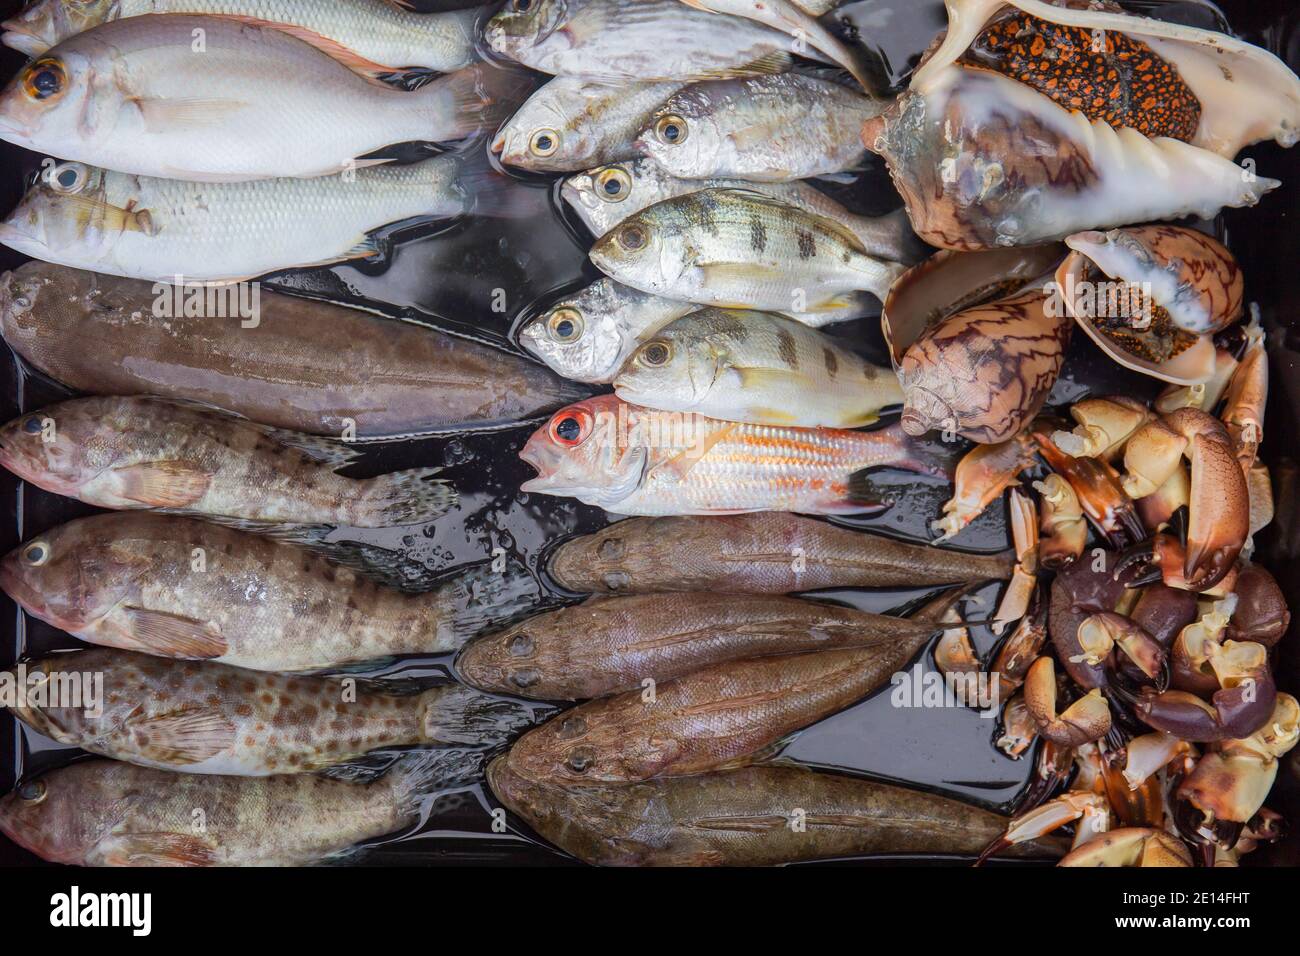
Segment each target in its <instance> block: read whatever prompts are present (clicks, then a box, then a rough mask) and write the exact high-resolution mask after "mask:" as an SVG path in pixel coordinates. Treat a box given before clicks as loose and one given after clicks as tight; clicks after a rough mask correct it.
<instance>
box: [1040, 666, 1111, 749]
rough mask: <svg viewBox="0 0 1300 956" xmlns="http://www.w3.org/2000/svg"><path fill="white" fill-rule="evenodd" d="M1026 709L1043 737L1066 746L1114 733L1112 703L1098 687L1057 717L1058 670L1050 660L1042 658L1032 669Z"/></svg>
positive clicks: (1087, 741) (1073, 745)
mask: <svg viewBox="0 0 1300 956" xmlns="http://www.w3.org/2000/svg"><path fill="white" fill-rule="evenodd" d="M1025 706H1026V707H1027V708H1029V714H1030V716H1031V717H1033V718H1034V724H1035V726H1037V727H1038V732H1039V734H1041V735H1042V736H1043V737H1044V738H1046V739H1047V740H1050V741H1052V742H1053V743H1056V744H1060V745H1061V746H1063V747H1078V746H1079V745H1081V744H1087V743H1092V742H1093V741H1094V740H1100V739H1101V738H1102V737H1104V736H1106V733H1107V731H1109V730H1110V704H1109V703H1107V701H1106V698H1105V697H1103V696H1102V695H1101V691H1100V690H1098V689H1097V688H1095V687H1094V688H1093V689H1092V690H1090V691H1088V693H1086V694H1084V695H1083V696H1082V697H1080V698H1079V699H1078V700H1076V701H1075V702H1074V703H1073V704H1071V705H1070V706H1069V707H1067V708H1066V709H1065V711H1064V712H1063V713H1061V714H1057V712H1056V667H1055V665H1054V664H1053V663H1052V659H1051V658H1050V657H1040V658H1039V659H1038V660H1036V661H1034V664H1033V666H1032V667H1030V668H1029V674H1028V676H1027V677H1026V678H1025Z"/></svg>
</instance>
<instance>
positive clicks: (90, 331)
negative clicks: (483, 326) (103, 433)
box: [0, 261, 587, 440]
mask: <svg viewBox="0 0 1300 956" xmlns="http://www.w3.org/2000/svg"><path fill="white" fill-rule="evenodd" d="M253 292H256V293H257V296H256V298H253V297H252V295H251V294H252V293H253ZM244 293H249V295H248V296H247V297H245V295H244ZM0 334H3V336H4V339H5V342H6V343H7V344H8V345H9V346H10V348H12V349H13V350H14V351H15V352H16V353H18V355H19V356H21V357H22V358H23V360H24V361H25V362H27V363H29V364H30V365H31V366H32V367H34V368H36V369H37V370H38V371H40V372H42V373H44V374H45V375H48V376H49V377H50V378H52V379H54V380H56V381H58V382H61V383H62V384H64V385H66V386H67V387H68V388H71V389H73V390H75V391H78V392H85V393H89V394H93V395H114V396H117V395H144V394H153V395H159V396H162V397H166V398H173V399H181V400H187V401H195V402H202V403H204V404H207V405H215V406H217V407H219V408H224V409H227V410H228V411H231V412H234V413H236V414H239V415H243V416H244V417H245V418H249V419H251V420H252V421H255V422H258V423H260V424H262V425H270V426H272V427H275V428H283V429H289V430H291V431H295V432H303V433H307V434H311V435H329V436H333V437H340V436H347V435H349V433H353V434H354V436H355V438H357V439H359V440H368V439H378V438H399V437H404V436H410V435H423V434H430V433H434V432H442V431H447V430H449V429H453V428H454V429H462V428H466V427H469V428H482V427H498V426H499V425H501V424H502V423H505V422H512V421H516V420H519V419H528V418H534V417H536V416H538V415H544V414H546V413H548V412H550V411H553V410H554V409H556V408H558V407H560V406H562V405H564V404H566V403H568V402H571V401H574V400H576V399H578V398H580V397H582V396H583V395H585V394H587V390H586V389H584V388H581V387H579V386H576V385H572V384H570V383H568V382H565V381H563V380H562V379H560V378H558V377H557V376H555V375H553V374H551V372H549V371H547V370H546V369H545V368H543V367H541V366H539V365H537V364H536V363H534V362H529V361H527V360H525V359H523V358H520V357H518V356H515V355H510V354H507V353H505V352H502V351H499V350H497V349H493V348H489V347H488V346H485V345H480V344H479V343H477V342H471V341H468V340H466V339H461V338H456V337H454V336H450V335H442V334H439V333H438V332H436V331H434V330H432V329H429V328H427V327H424V326H421V325H419V324H417V323H414V322H402V321H396V320H392V319H387V318H383V317H380V316H375V315H371V314H369V313H367V312H362V311H359V310H357V309H349V308H344V307H342V306H338V305H332V304H330V303H327V302H318V301H312V300H310V299H304V298H298V297H296V296H290V295H281V294H277V293H275V292H271V291H269V290H268V289H263V288H260V287H258V286H252V287H250V286H246V285H238V286H224V287H211V286H209V287H207V288H204V287H203V286H197V285H163V284H158V285H154V284H151V283H148V282H142V281H138V280H134V279H121V278H116V277H113V276H104V275H98V274H96V273H93V272H82V271H80V270H77V269H67V268H64V267H62V266H54V265H48V264H46V263H44V262H35V261H33V262H27V263H24V264H23V265H22V266H20V267H19V268H17V269H15V270H14V271H13V272H7V273H5V274H4V275H3V276H0Z"/></svg>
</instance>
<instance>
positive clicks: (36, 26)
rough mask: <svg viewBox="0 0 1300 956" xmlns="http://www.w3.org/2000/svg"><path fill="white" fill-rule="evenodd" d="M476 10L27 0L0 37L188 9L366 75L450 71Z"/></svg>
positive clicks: (366, 2)
mask: <svg viewBox="0 0 1300 956" xmlns="http://www.w3.org/2000/svg"><path fill="white" fill-rule="evenodd" d="M483 10H484V8H483V7H471V8H470V9H468V10H449V11H447V12H445V13H416V12H414V11H412V10H410V9H408V8H407V7H405V6H404V5H402V4H399V3H390V2H386V0H35V2H34V3H31V4H29V5H28V6H27V8H26V9H24V10H23V11H22V12H21V13H19V14H17V15H16V16H13V17H10V18H9V19H8V20H6V21H5V22H4V23H0V29H4V30H5V31H7V32H6V33H5V34H4V36H3V38H0V39H3V41H4V43H5V45H6V46H10V47H13V48H14V49H15V50H19V51H21V52H23V53H26V54H27V55H28V56H39V55H40V54H42V53H44V52H45V51H46V50H48V49H49V48H50V47H52V46H55V45H57V44H59V43H62V42H63V41H64V40H66V39H68V38H69V37H72V36H75V35H76V34H78V33H84V32H85V31H87V30H91V29H93V28H95V27H97V26H99V25H100V24H102V23H107V22H109V21H110V20H124V19H126V18H128V17H138V16H143V15H145V14H168V13H182V14H185V13H188V14H196V15H201V16H207V17H226V18H228V19H231V20H234V21H237V22H239V23H247V24H252V25H254V26H269V27H274V28H275V29H277V30H282V31H284V32H285V33H290V34H292V35H294V36H296V37H298V38H299V39H301V40H305V41H306V42H307V43H310V44H311V45H312V46H314V47H316V48H317V49H319V50H321V51H322V52H324V53H328V54H329V55H330V56H331V57H333V58H334V59H336V60H338V61H340V62H342V63H344V64H346V65H347V66H348V67H349V68H351V69H353V70H355V71H357V72H359V73H364V74H366V75H368V76H375V77H382V76H384V75H385V74H388V73H397V72H402V71H405V70H410V69H413V68H419V69H423V70H436V71H438V72H439V73H450V72H452V71H453V70H459V69H461V68H462V67H466V66H469V65H470V64H471V63H473V62H474V61H475V60H476V59H478V56H477V54H476V53H475V50H474V27H475V23H476V21H477V20H478V17H479V16H480V15H481V14H482V12H483Z"/></svg>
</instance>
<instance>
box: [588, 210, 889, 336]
mask: <svg viewBox="0 0 1300 956" xmlns="http://www.w3.org/2000/svg"><path fill="white" fill-rule="evenodd" d="M591 261H592V262H594V263H595V264H596V265H597V266H599V267H600V269H601V271H602V272H604V273H605V274H606V275H608V276H610V277H611V278H613V279H615V280H617V281H619V282H622V283H623V284H624V285H630V286H632V288H634V289H640V290H641V291H642V292H653V293H655V294H656V295H662V296H666V297H668V298H670V299H684V300H686V301H688V302H699V303H701V304H704V305H720V306H725V307H729V308H749V309H765V310H768V311H771V312H781V311H784V310H786V309H791V310H793V311H795V312H816V311H819V310H822V309H827V308H838V307H840V306H842V305H843V304H844V298H845V296H846V295H847V294H848V293H851V292H854V291H856V290H865V291H867V292H871V293H872V294H874V295H875V296H877V297H878V298H881V299H883V298H884V296H885V293H886V291H887V290H888V289H889V286H890V285H891V284H892V283H893V281H894V280H895V279H896V278H898V276H899V275H901V274H902V272H903V271H904V267H903V266H902V265H900V264H898V263H896V262H886V261H883V260H880V259H876V258H874V257H872V256H870V255H868V254H867V251H866V250H865V249H864V248H863V247H862V244H861V243H860V242H858V239H857V237H856V236H854V235H853V233H851V232H849V231H848V229H846V228H845V227H844V226H841V225H839V224H838V223H836V222H833V221H831V220H830V219H824V218H822V217H820V216H815V215H812V214H811V213H807V212H804V211H803V210H801V209H797V208H795V207H794V206H790V205H787V204H786V203H783V202H780V201H778V200H775V199H772V198H771V197H770V196H764V195H763V194H762V193H758V192H755V191H753V190H748V189H706V190H701V191H700V192H696V193H689V194H687V195H685V196H678V197H676V198H674V199H668V200H665V201H664V202H660V203H656V204H655V205H653V206H650V207H648V208H646V209H643V210H641V211H640V212H639V213H636V214H635V215H632V216H629V217H627V218H626V219H624V220H623V222H621V223H620V224H619V225H618V226H617V227H616V228H615V229H613V230H612V231H611V232H609V233H607V234H606V235H604V236H602V237H601V238H600V239H598V240H596V244H595V245H594V246H592V248H591Z"/></svg>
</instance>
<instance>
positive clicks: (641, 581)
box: [546, 513, 1015, 594]
mask: <svg viewBox="0 0 1300 956" xmlns="http://www.w3.org/2000/svg"><path fill="white" fill-rule="evenodd" d="M1014 564H1015V557H1014V555H1013V554H1012V553H1011V552H1010V551H1006V552H1003V553H1000V554H967V553H963V552H960V551H950V550H948V549H946V548H936V547H932V546H930V545H917V544H908V543H907V542H905V541H896V540H894V539H893V538H887V537H884V536H882V535H874V534H868V533H866V532H863V531H853V530H850V529H848V528H840V527H837V526H835V525H833V524H830V523H829V522H826V521H818V520H816V519H814V518H803V517H800V516H799V515H792V514H782V513H773V514H766V513H759V514H744V515H722V516H717V517H704V518H696V517H686V518H629V519H628V520H627V521H619V522H616V523H614V524H612V525H610V526H609V527H608V528H602V529H601V530H600V531H597V532H595V533H594V534H588V535H583V536H581V537H577V538H571V539H569V540H568V541H566V542H564V543H563V544H561V545H560V546H559V547H558V548H556V549H555V550H554V551H552V552H551V553H550V555H549V557H548V559H547V564H546V571H547V573H548V574H549V575H550V576H551V578H552V579H553V580H554V581H555V582H556V583H558V584H559V585H560V586H561V587H563V588H566V589H567V590H569V591H574V592H577V593H580V594H581V593H590V592H594V593H596V594H657V593H659V592H663V591H712V590H719V591H730V592H743V593H748V594H790V593H793V592H796V591H815V590H820V589H823V588H853V587H865V588H911V587H935V586H940V585H954V584H970V583H974V582H977V581H997V580H1006V579H1007V578H1009V577H1010V576H1011V570H1012V567H1013V565H1014Z"/></svg>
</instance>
